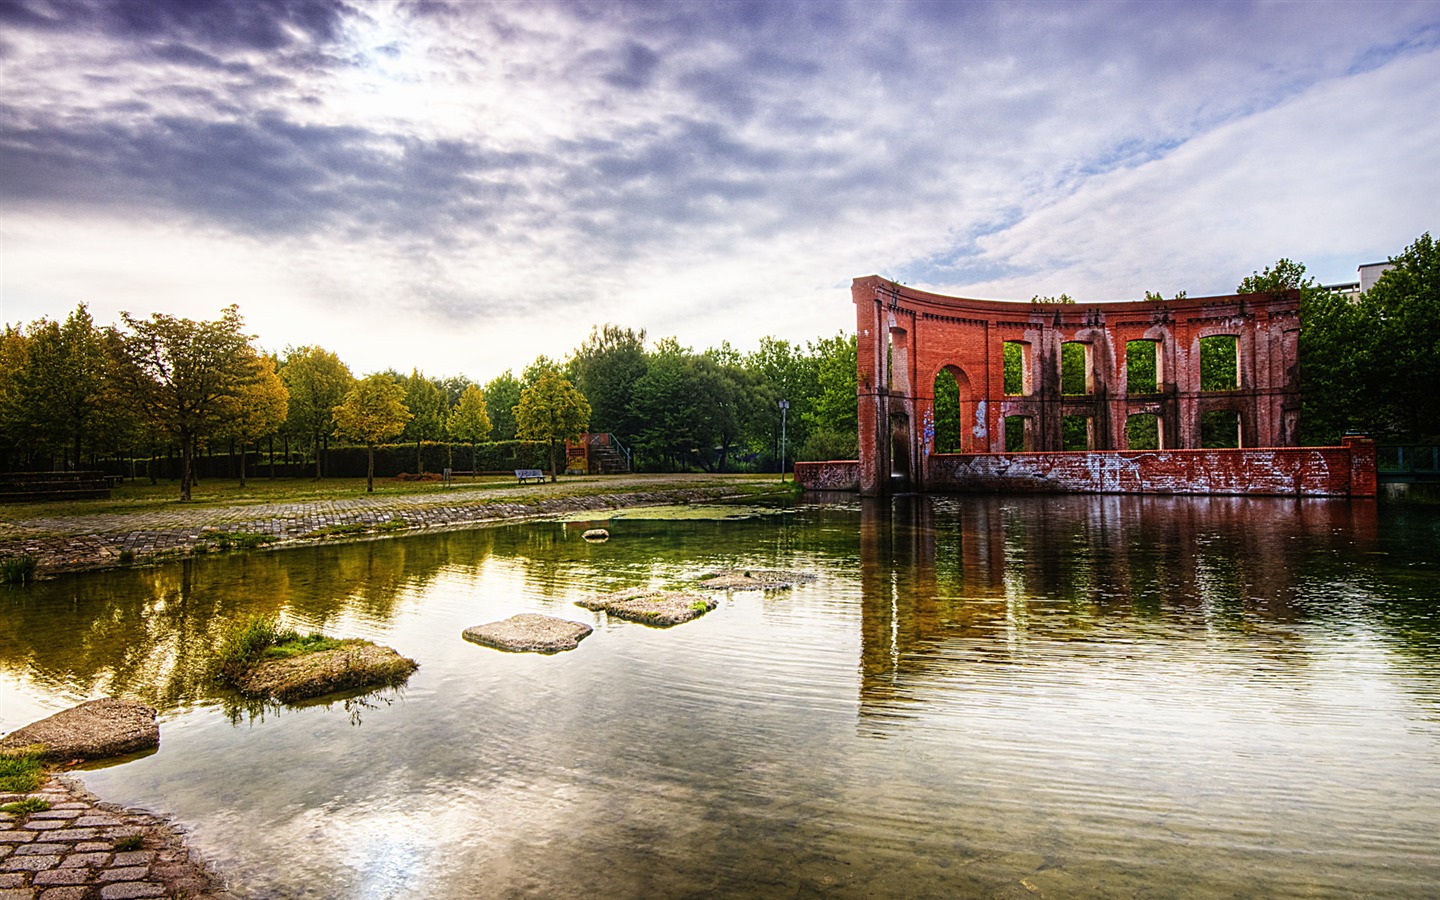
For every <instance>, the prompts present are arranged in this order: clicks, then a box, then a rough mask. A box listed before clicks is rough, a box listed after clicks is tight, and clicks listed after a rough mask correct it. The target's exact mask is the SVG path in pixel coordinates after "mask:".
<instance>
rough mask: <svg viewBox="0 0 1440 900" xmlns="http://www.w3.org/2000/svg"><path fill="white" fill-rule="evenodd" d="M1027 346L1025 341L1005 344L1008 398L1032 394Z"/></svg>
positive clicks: (1006, 391) (1006, 392)
mask: <svg viewBox="0 0 1440 900" xmlns="http://www.w3.org/2000/svg"><path fill="white" fill-rule="evenodd" d="M1027 346H1028V345H1027V344H1026V343H1025V342H1024V341H1006V342H1005V345H1004V351H1003V352H1004V357H1005V395H1006V396H1007V397H1021V396H1025V395H1027V394H1029V393H1030V378H1029V375H1030V373H1029V371H1028V369H1027V367H1026V365H1025V348H1026V347H1027Z"/></svg>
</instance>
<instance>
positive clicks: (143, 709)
mask: <svg viewBox="0 0 1440 900" xmlns="http://www.w3.org/2000/svg"><path fill="white" fill-rule="evenodd" d="M36 744H38V745H40V746H42V747H44V750H42V751H41V753H40V755H41V756H42V757H44V758H45V759H49V760H55V761H68V760H72V759H108V758H110V757H112V756H124V755H125V754H126V753H135V752H138V751H140V750H153V749H155V748H156V747H158V746H160V725H159V724H158V723H157V722H156V721H155V710H153V709H151V708H150V707H148V706H146V705H145V704H143V703H139V702H136V701H134V700H116V699H114V698H110V697H106V698H104V699H101V700H91V701H89V702H88V703H82V704H80V705H79V706H75V707H71V708H70V709H67V710H65V711H63V712H58V713H56V714H55V715H53V716H51V717H50V718H48V719H41V720H40V721H38V722H35V723H33V724H30V725H26V726H25V727H24V728H21V729H18V730H16V731H12V732H11V733H10V734H7V735H5V737H3V738H0V750H14V749H18V748H21V747H28V746H31V745H36Z"/></svg>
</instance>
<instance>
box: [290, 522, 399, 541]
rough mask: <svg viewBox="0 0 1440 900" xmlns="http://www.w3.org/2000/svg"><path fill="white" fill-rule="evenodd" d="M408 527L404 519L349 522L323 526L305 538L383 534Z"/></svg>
mask: <svg viewBox="0 0 1440 900" xmlns="http://www.w3.org/2000/svg"><path fill="white" fill-rule="evenodd" d="M409 527H410V525H409V524H408V523H407V522H406V521H405V520H404V519H389V520H387V521H384V522H374V523H370V522H350V523H348V524H345V525H323V526H321V527H319V528H317V529H315V530H314V531H312V532H310V533H309V534H307V535H306V537H315V538H328V537H345V536H347V535H352V534H384V533H385V532H387V531H401V530H403V529H406V528H409Z"/></svg>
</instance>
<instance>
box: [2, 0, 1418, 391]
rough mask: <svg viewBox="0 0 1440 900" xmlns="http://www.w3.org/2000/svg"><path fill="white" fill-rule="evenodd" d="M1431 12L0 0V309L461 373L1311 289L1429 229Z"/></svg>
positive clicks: (1341, 7)
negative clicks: (956, 315) (1257, 275)
mask: <svg viewBox="0 0 1440 900" xmlns="http://www.w3.org/2000/svg"><path fill="white" fill-rule="evenodd" d="M1436 84H1440V8H1437V7H1436V6H1435V5H1434V4H1433V3H1416V4H1402V3H1396V4H1389V5H1387V6H1386V7H1385V15H1375V14H1374V9H1373V7H1371V6H1369V5H1367V4H1347V3H1306V4H1299V3H1295V4H1290V3H1265V4H1256V3H1204V4H1200V3H1196V4H1185V3H1172V4H1153V3H1136V4H1115V3H1100V4H1078V3H1076V4H1033V5H1030V4H1014V3H1006V4H973V3H950V2H934V3H927V2H916V3H881V2H856V3H829V2H827V3H818V2H816V3H806V2H775V3H764V2H755V3H741V2H726V3H684V2H669V3H539V2H537V3H493V4H491V3H412V4H397V3H359V2H356V3H342V2H334V3H321V2H315V0H293V2H285V0H267V2H255V0H252V2H247V3H230V2H213V3H197V2H194V0H173V2H166V3H159V2H148V3H114V2H109V0H93V2H85V0H68V2H57V0H0V203H3V206H4V214H3V218H0V240H3V254H4V259H3V274H0V278H3V283H0V302H3V304H4V309H3V316H4V318H5V319H6V320H7V321H11V322H14V321H17V320H28V319H31V318H35V317H38V316H40V315H50V316H58V315H63V314H64V313H65V312H66V311H67V310H68V309H70V308H72V307H73V306H74V304H75V303H77V302H80V301H86V302H88V303H89V304H90V305H91V308H92V311H93V312H94V313H95V315H96V316H97V318H99V319H101V320H102V321H105V320H108V319H110V318H113V315H114V313H115V312H116V311H118V310H119V309H130V310H135V311H149V310H151V309H165V310H170V311H176V312H182V313H185V314H188V315H199V316H210V315H214V313H215V311H216V310H218V309H219V307H220V306H221V305H223V304H224V303H228V302H238V303H240V305H241V308H242V312H243V313H244V314H245V316H246V318H247V320H248V322H249V324H250V326H251V327H252V328H253V329H254V330H255V331H256V332H257V333H258V334H259V335H260V336H261V340H262V342H263V343H264V344H265V345H266V346H269V347H274V348H280V347H283V346H284V345H286V344H298V343H320V344H322V345H324V346H326V347H328V348H330V349H333V350H335V351H336V352H338V353H340V355H341V356H342V357H343V358H345V359H346V360H347V361H349V362H351V363H352V365H354V366H355V367H356V368H358V369H360V370H372V369H378V368H384V367H387V366H393V367H395V368H399V369H408V368H410V367H412V366H419V367H421V368H424V369H425V370H427V371H429V372H431V373H433V374H444V373H450V372H464V373H466V374H469V375H471V376H473V377H481V378H483V377H488V376H489V375H492V374H494V373H495V372H497V371H499V370H501V369H503V368H506V367H519V366H523V365H524V363H525V362H527V361H528V360H529V359H531V358H533V357H534V356H535V355H536V354H538V353H542V352H543V353H548V354H551V355H559V354H562V353H564V352H565V351H567V350H568V349H569V348H571V347H573V346H574V345H575V344H576V343H578V341H579V340H580V339H581V338H582V337H583V336H584V334H585V333H586V332H588V330H589V328H590V326H591V325H592V324H595V323H597V322H604V321H614V322H619V323H622V324H626V325H632V326H638V327H644V328H646V329H647V330H649V332H650V333H651V334H652V335H656V336H659V335H665V334H676V335H678V336H679V337H680V339H681V340H682V342H684V343H688V344H691V345H695V346H709V345H713V344H718V343H719V342H720V341H721V340H729V341H731V342H732V343H734V344H736V345H738V346H742V347H745V346H749V345H753V343H754V341H755V340H756V339H757V338H758V337H759V336H761V335H763V334H776V335H780V336H784V337H789V338H791V339H800V340H803V339H807V338H811V337H814V336H817V335H820V334H826V333H833V332H834V331H835V330H836V329H839V328H846V327H849V326H850V324H851V315H852V313H851V308H850V305H849V297H848V290H847V287H848V284H849V281H850V279H851V278H852V277H854V276H858V275H865V274H870V273H873V272H879V273H882V274H886V275H889V276H891V277H895V278H899V279H901V280H904V281H907V282H909V283H911V284H916V285H924V286H930V287H935V288H937V289H941V290H946V291H953V292H957V293H969V294H973V295H984V296H998V297H1010V298H1018V299H1028V297H1030V296H1031V295H1032V294H1035V293H1058V292H1060V291H1062V290H1063V291H1066V292H1068V293H1070V294H1072V295H1075V296H1079V297H1082V298H1085V299H1101V298H1115V297H1119V298H1123V297H1135V296H1138V295H1139V294H1140V293H1141V292H1143V291H1144V290H1146V289H1160V290H1164V291H1167V292H1173V291H1175V290H1187V291H1189V292H1190V293H1191V294H1192V295H1195V294H1199V293H1207V292H1214V291H1225V290H1228V289H1230V288H1231V287H1233V285H1234V284H1235V283H1236V282H1237V281H1238V280H1239V278H1240V277H1241V276H1243V275H1245V274H1247V273H1248V272H1250V271H1251V270H1252V269H1255V268H1258V267H1262V266H1264V265H1266V264H1268V263H1270V262H1273V261H1274V259H1276V258H1277V257H1279V256H1282V255H1286V256H1291V257H1293V258H1297V259H1301V260H1304V261H1306V262H1308V263H1310V265H1311V269H1312V271H1314V272H1315V273H1316V274H1318V275H1320V276H1321V277H1322V279H1326V280H1343V279H1345V278H1348V277H1350V276H1351V274H1352V273H1353V270H1354V266H1355V265H1356V264H1357V263H1359V262H1368V261H1371V260H1372V259H1375V258H1380V257H1383V256H1385V255H1387V254H1389V253H1394V252H1398V251H1399V250H1400V249H1401V248H1403V246H1404V245H1405V244H1407V243H1409V241H1411V240H1413V239H1414V238H1415V237H1416V236H1418V235H1419V234H1420V233H1421V232H1422V231H1425V230H1427V229H1433V228H1434V222H1433V221H1432V219H1433V215H1434V210H1433V204H1432V206H1431V207H1428V208H1427V206H1426V199H1427V198H1433V197H1435V196H1440V175H1437V173H1440V164H1437V163H1440V159H1437V152H1440V151H1437V149H1436V148H1440V120H1437V119H1436V117H1435V116H1434V115H1433V114H1430V113H1429V112H1428V110H1431V109H1433V108H1435V106H1436V101H1437V100H1440V96H1437V88H1436V87H1435V85H1436Z"/></svg>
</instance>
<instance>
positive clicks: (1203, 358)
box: [1200, 334, 1240, 391]
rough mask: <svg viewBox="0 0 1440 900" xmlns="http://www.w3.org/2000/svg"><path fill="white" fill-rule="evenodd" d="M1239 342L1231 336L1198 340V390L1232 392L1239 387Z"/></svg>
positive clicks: (1212, 336) (1225, 335)
mask: <svg viewBox="0 0 1440 900" xmlns="http://www.w3.org/2000/svg"><path fill="white" fill-rule="evenodd" d="M1239 373H1240V340H1239V339H1238V338H1237V337H1235V335H1233V334H1216V335H1211V336H1210V337H1203V338H1201V339H1200V390H1202V391H1233V390H1236V389H1238V388H1239V387H1240V375H1239Z"/></svg>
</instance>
